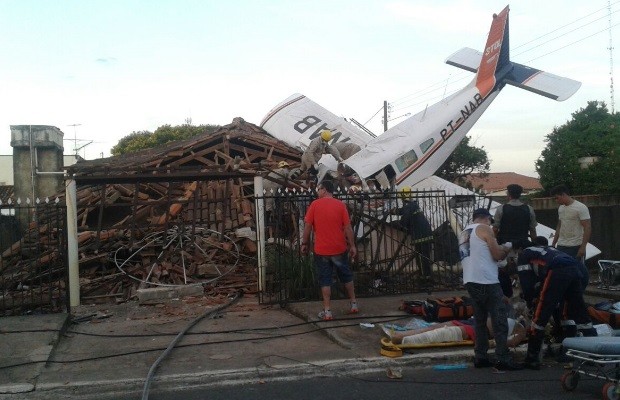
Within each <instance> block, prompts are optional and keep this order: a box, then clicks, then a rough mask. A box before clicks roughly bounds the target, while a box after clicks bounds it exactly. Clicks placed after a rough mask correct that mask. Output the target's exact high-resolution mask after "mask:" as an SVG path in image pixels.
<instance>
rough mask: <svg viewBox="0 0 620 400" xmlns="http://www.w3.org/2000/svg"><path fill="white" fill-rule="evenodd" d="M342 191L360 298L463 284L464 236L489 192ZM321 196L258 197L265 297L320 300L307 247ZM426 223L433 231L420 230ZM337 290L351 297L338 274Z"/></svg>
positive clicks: (336, 295) (289, 193)
mask: <svg viewBox="0 0 620 400" xmlns="http://www.w3.org/2000/svg"><path fill="white" fill-rule="evenodd" d="M334 197H336V198H338V199H340V200H342V201H343V202H344V203H345V204H346V205H347V207H348V210H349V213H350V216H351V223H352V227H353V231H354V234H355V237H356V244H357V249H358V256H357V257H356V260H354V261H353V262H352V265H351V266H352V269H353V272H354V276H355V278H354V282H355V289H356V295H358V296H359V297H372V296H384V295H393V294H404V293H413V292H424V291H435V290H442V289H453V288H457V287H460V286H461V285H462V272H461V269H460V258H459V253H458V238H457V235H458V233H459V232H460V231H461V229H462V228H463V227H464V226H465V225H467V223H468V222H469V220H470V217H471V214H472V211H473V210H474V209H475V208H479V207H486V208H488V207H489V206H490V203H491V200H490V199H489V198H485V197H482V196H478V195H461V194H456V195H454V194H448V193H446V192H445V191H421V192H409V193H405V194H403V193H399V192H385V191H374V192H372V191H366V192H342V191H336V193H334ZM315 198H316V194H315V192H314V191H294V190H293V191H288V190H286V191H279V192H277V193H266V194H265V196H264V197H260V198H257V199H256V200H257V205H260V203H258V202H260V201H264V204H265V209H266V212H265V221H266V230H265V236H266V243H267V245H266V247H265V272H264V279H263V281H264V282H263V284H262V287H261V288H260V289H261V290H260V301H261V302H263V303H280V304H284V303H287V302H295V301H306V300H318V299H319V287H318V285H317V282H316V279H315V272H314V267H313V258H312V256H311V255H310V256H304V255H302V254H301V253H300V251H299V247H300V246H299V245H300V242H301V235H302V233H303V226H304V223H303V218H304V215H305V212H306V210H307V208H308V206H309V204H310V202H311V201H312V200H314V199H315ZM407 204H409V206H406V205H407ZM416 207H417V209H418V210H419V215H418V217H414V218H412V216H411V215H407V213H410V214H411V213H415V212H416V211H415V210H416ZM257 209H260V207H257ZM412 220H413V221H414V222H413V224H412V222H411V221H412ZM426 224H427V225H426ZM425 225H426V228H425ZM429 228H430V230H429ZM424 230H427V233H424V234H423V233H422V232H420V231H424ZM332 295H333V296H334V298H340V297H346V296H345V292H344V288H343V287H342V285H340V284H339V283H338V282H337V281H336V279H334V284H333V287H332Z"/></svg>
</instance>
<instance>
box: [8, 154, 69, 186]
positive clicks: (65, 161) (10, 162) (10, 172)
mask: <svg viewBox="0 0 620 400" xmlns="http://www.w3.org/2000/svg"><path fill="white" fill-rule="evenodd" d="M62 158H63V165H64V166H65V167H68V166H70V165H73V164H75V163H76V162H77V158H76V156H75V155H74V154H70V155H67V154H65V155H64V156H62ZM13 184H14V181H13V155H12V154H8V155H0V186H4V185H13Z"/></svg>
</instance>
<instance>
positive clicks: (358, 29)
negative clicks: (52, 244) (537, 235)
mask: <svg viewBox="0 0 620 400" xmlns="http://www.w3.org/2000/svg"><path fill="white" fill-rule="evenodd" d="M507 4H508V3H505V2H498V1H490V0H477V1H473V0H472V1H467V0H435V1H428V0H410V1H406V0H401V1H390V0H376V1H374V0H331V1H328V0H311V1H306V0H294V1H291V0H145V1H142V0H105V1H100V0H89V1H83V0H78V1H74V0H58V1H51V0H49V1H46V0H37V1H35V0H0V51H1V53H2V63H0V82H1V86H0V132H1V133H0V154H11V153H12V148H11V146H10V136H11V135H10V125H53V126H56V127H58V128H59V129H60V130H62V131H63V132H64V138H65V141H64V147H65V154H73V153H75V149H76V148H79V150H78V152H79V154H80V155H81V156H82V157H85V158H87V159H92V158H98V157H101V156H104V157H108V156H109V155H110V149H111V148H112V147H113V146H114V145H115V144H116V143H117V142H118V141H119V140H120V139H121V138H122V137H124V136H127V135H129V134H130V133H132V132H134V131H145V130H147V131H151V132H152V131H154V130H155V129H157V127H159V126H161V125H165V124H170V125H180V124H183V123H186V122H187V121H191V123H192V124H193V125H200V124H219V125H224V124H228V123H230V122H232V120H233V118H235V117H242V118H243V119H245V120H246V121H248V122H252V123H254V124H257V125H258V124H260V122H261V120H262V119H263V117H264V116H265V115H266V114H267V113H268V112H269V111H270V110H271V109H272V108H273V107H274V106H276V105H277V104H278V103H280V102H281V101H282V100H284V99H285V98H287V97H288V96H290V95H292V94H293V93H302V94H304V95H306V96H307V97H309V98H310V99H312V100H313V101H315V102H317V103H318V104H320V105H322V106H323V107H325V108H327V109H328V110H330V111H331V112H333V113H334V114H336V115H339V116H342V117H346V118H354V119H356V120H357V121H359V122H361V123H366V126H367V127H368V128H369V129H371V130H372V131H373V132H375V133H377V134H379V133H381V132H382V131H383V124H382V121H381V118H382V112H379V113H377V112H378V111H379V110H381V109H382V107H383V102H384V101H388V102H389V103H390V104H391V111H390V117H389V118H388V119H391V121H390V122H388V125H389V126H392V125H394V124H396V123H398V122H400V121H402V119H403V118H406V115H407V114H408V113H411V114H412V115H413V114H415V113H417V112H419V111H421V110H423V109H424V108H425V107H426V106H427V105H431V104H433V103H435V102H437V101H439V100H441V98H442V97H445V96H447V95H449V94H451V93H453V92H454V91H456V90H458V89H460V88H462V87H463V86H465V85H466V84H467V83H468V82H469V81H470V80H471V79H472V78H473V74H472V73H470V72H467V71H464V70H460V69H458V68H455V67H451V66H448V65H446V64H445V59H446V58H447V57H448V56H450V55H451V54H452V53H454V52H455V51H457V50H459V49H460V48H462V47H471V48H474V49H477V50H479V51H481V50H482V49H483V47H484V45H485V42H486V37H487V34H488V31H489V28H490V25H491V18H492V15H493V13H499V12H500V11H501V10H502V9H503V8H504V7H505V6H506V5H507ZM510 10H511V11H510V17H509V18H510V26H509V29H510V49H511V59H512V60H513V61H516V62H519V63H522V64H526V65H529V66H532V67H534V68H538V69H542V70H545V71H547V72H551V73H554V74H556V75H561V76H565V77H568V78H571V79H575V80H578V81H580V82H582V86H581V88H580V89H579V91H578V92H577V93H576V94H575V95H574V96H573V97H571V98H570V99H568V100H566V101H564V102H556V101H554V100H551V99H548V98H545V97H542V96H538V95H536V94H534V93H531V92H527V91H524V90H521V89H518V88H515V87H511V86H508V87H506V88H504V89H503V91H502V93H500V95H499V96H498V97H497V99H496V100H495V101H494V103H493V104H491V106H490V107H489V109H488V110H487V111H486V112H485V114H484V115H483V116H482V117H481V118H480V120H479V121H478V122H477V123H476V125H474V127H473V128H472V129H471V131H470V132H469V136H470V137H471V139H472V140H471V141H470V144H474V145H476V146H478V147H480V146H482V147H484V149H485V150H486V151H487V153H488V155H489V158H490V160H491V172H516V173H520V174H524V175H528V176H536V171H535V164H534V163H535V161H536V160H537V159H538V158H539V157H540V154H541V151H542V150H543V149H544V147H545V137H546V135H548V134H549V133H551V132H552V130H553V129H554V127H558V126H561V125H563V124H565V123H566V122H567V121H569V120H570V119H571V118H572V114H573V113H575V112H577V111H579V110H580V109H581V108H584V107H585V106H586V105H587V102H588V101H593V100H599V101H604V102H605V103H606V104H607V105H608V107H609V108H610V109H611V108H612V107H611V101H612V95H611V90H610V83H611V81H612V78H614V76H615V75H614V74H613V73H612V72H613V65H617V67H616V69H619V70H620V63H617V62H616V60H617V54H618V52H620V45H619V46H618V48H617V50H614V51H613V52H610V50H609V48H610V43H611V47H612V48H613V45H614V43H615V42H616V41H617V42H618V43H620V35H619V33H620V26H618V24H620V14H617V11H620V1H619V0H610V1H607V0H593V1H588V2H583V1H575V0H570V1H567V0H562V1H559V0H547V1H532V0H519V1H518V2H515V3H514V4H512V5H511V6H510ZM610 11H611V12H610ZM610 26H611V29H610ZM610 32H611V35H610ZM610 40H611V42H610ZM618 89H620V88H618ZM614 97H615V96H614ZM614 101H615V100H614ZM614 110H615V107H614Z"/></svg>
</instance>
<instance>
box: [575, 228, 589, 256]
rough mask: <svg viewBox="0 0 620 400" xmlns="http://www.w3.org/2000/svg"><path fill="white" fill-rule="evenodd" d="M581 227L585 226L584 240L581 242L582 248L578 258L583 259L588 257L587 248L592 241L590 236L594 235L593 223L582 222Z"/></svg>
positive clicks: (578, 252) (580, 247)
mask: <svg viewBox="0 0 620 400" xmlns="http://www.w3.org/2000/svg"><path fill="white" fill-rule="evenodd" d="M580 222H581V226H583V239H582V240H581V246H579V250H578V251H577V257H578V258H579V257H583V256H585V255H586V246H587V245H588V242H589V241H590V235H592V222H591V220H589V219H584V220H581V221H580Z"/></svg>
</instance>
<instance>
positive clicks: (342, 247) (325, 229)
mask: <svg viewBox="0 0 620 400" xmlns="http://www.w3.org/2000/svg"><path fill="white" fill-rule="evenodd" d="M317 192H318V196H319V198H318V199H317V200H314V201H313V202H312V203H311V204H310V207H308V211H307V212H306V217H305V218H304V222H305V227H304V234H303V239H302V242H301V251H302V253H303V254H307V253H308V242H309V240H310V233H311V232H312V231H313V230H314V265H315V267H316V270H317V274H318V277H319V285H320V286H321V295H322V296H323V311H321V312H320V313H319V318H321V319H323V320H331V319H333V315H332V312H331V307H330V300H331V285H332V272H333V270H334V269H335V270H336V273H337V274H338V279H339V280H340V282H342V283H343V284H344V287H345V289H346V291H347V295H348V296H349V299H350V301H351V309H350V312H351V313H357V312H358V311H359V310H358V307H357V300H356V299H355V288H354V286H353V274H352V273H351V269H350V268H349V256H350V257H351V258H355V256H356V255H357V249H356V247H355V242H354V241H353V229H352V228H351V220H350V219H349V212H348V211H347V207H346V206H345V204H344V203H343V202H342V201H340V200H338V199H335V198H334V197H333V193H334V184H333V182H331V181H323V182H321V183H320V184H319V185H318V186H317ZM347 247H348V251H347Z"/></svg>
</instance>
